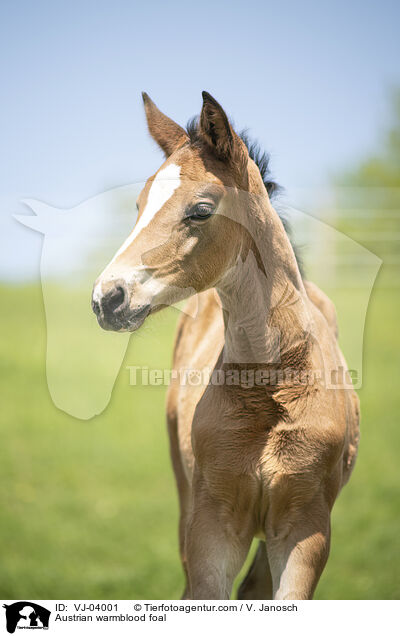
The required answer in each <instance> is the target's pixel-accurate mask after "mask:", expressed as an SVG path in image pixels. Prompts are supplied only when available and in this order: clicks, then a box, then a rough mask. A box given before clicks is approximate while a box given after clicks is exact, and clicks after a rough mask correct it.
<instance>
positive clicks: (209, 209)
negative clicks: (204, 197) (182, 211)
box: [188, 202, 214, 221]
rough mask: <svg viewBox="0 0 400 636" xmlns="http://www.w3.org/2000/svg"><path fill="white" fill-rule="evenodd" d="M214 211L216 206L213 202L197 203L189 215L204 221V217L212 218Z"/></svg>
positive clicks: (191, 217)
mask: <svg viewBox="0 0 400 636" xmlns="http://www.w3.org/2000/svg"><path fill="white" fill-rule="evenodd" d="M213 212H214V206H213V205H212V203H205V202H203V203H197V204H196V205H194V206H193V207H192V208H191V209H190V210H189V213H188V217H189V218H190V219H194V220H196V221H202V220H203V219H208V218H210V216H211V215H212V214H213Z"/></svg>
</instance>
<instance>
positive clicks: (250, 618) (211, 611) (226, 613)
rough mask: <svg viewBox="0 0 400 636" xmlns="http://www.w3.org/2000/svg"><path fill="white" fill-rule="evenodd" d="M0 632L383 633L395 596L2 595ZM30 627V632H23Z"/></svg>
mask: <svg viewBox="0 0 400 636" xmlns="http://www.w3.org/2000/svg"><path fill="white" fill-rule="evenodd" d="M1 605H2V607H3V612H4V613H3V617H2V621H1V627H0V629H1V631H0V633H1V634H6V633H10V634H14V633H15V634H20V636H21V632H20V631H19V630H36V631H38V632H40V631H43V632H46V633H47V632H49V636H50V632H51V634H86V635H89V634H100V633H101V634H118V633H121V634H122V633H124V634H126V633H132V632H134V633H137V634H144V635H147V634H149V635H153V634H158V635H161V634H164V635H165V634H174V636H175V635H176V634H186V633H187V632H188V631H190V634H191V635H192V634H195V635H196V634H202V635H204V633H205V630H208V631H210V630H212V631H211V633H212V634H214V633H218V634H223V633H224V631H225V632H227V631H228V630H229V634H245V633H246V630H255V629H260V630H262V631H261V633H263V634H264V633H271V634H274V633H277V634H279V635H280V636H282V634H289V633H290V634H296V636H301V635H302V634H304V635H305V636H312V635H313V634H315V635H318V636H321V634H323V635H324V636H329V635H330V634H332V635H334V636H337V635H338V634H343V633H344V634H349V633H351V632H352V631H353V630H354V633H359V630H360V629H362V628H366V629H368V633H382V632H383V633H386V629H389V628H390V631H391V630H392V629H393V626H394V625H395V624H396V623H397V615H398V611H399V605H398V601H74V600H73V601H71V600H66V601H26V600H24V601H2V602H1ZM275 630H276V632H275ZM28 633H29V632H28Z"/></svg>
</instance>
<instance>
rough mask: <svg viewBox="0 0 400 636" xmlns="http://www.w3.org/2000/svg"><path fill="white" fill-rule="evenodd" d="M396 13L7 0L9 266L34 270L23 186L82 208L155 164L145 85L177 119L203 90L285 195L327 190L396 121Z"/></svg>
mask: <svg viewBox="0 0 400 636" xmlns="http://www.w3.org/2000/svg"><path fill="white" fill-rule="evenodd" d="M399 18H400V4H399V3H398V2H395V1H394V0H381V1H380V2H377V1H374V2H371V1H369V0H364V1H359V0H350V1H347V2H344V1H343V0H336V1H335V2H327V1H326V2H325V1H323V0H309V1H307V0H303V1H302V2H294V1H288V0H282V1H280V2H273V3H272V2H268V1H267V2H260V1H257V0H248V1H247V2H240V3H239V2H236V1H233V2H216V1H215V0H214V1H213V2H210V1H209V0H205V1H202V2H199V3H193V2H178V1H174V0H171V1H170V2H154V1H153V2H147V3H146V2H140V3H139V2H137V3H136V2H132V1H131V2H128V1H122V0H114V1H112V2H111V1H109V2H103V1H97V2H94V1H93V2H90V1H83V2H76V1H69V2H63V1H58V2H51V1H45V0H36V1H35V2H31V1H26V0H19V1H18V2H13V1H12V0H5V1H3V2H2V3H1V5H0V47H1V56H0V79H1V87H2V96H3V99H2V100H1V119H0V126H1V135H0V138H1V145H0V227H1V235H2V243H3V247H2V250H1V262H0V277H3V278H4V277H8V278H10V277H11V278H18V277H24V276H28V277H34V278H35V277H37V276H38V271H39V270H38V258H39V254H40V245H41V243H40V238H39V237H38V236H35V235H33V234H32V232H31V231H29V230H28V229H26V228H23V227H21V226H19V225H18V224H17V223H16V222H15V221H14V220H13V219H11V216H10V215H11V214H12V213H23V212H25V211H26V208H25V207H24V206H23V205H21V203H20V199H21V198H23V197H32V198H37V199H41V200H44V201H46V202H48V203H50V204H52V205H55V206H58V207H71V206H74V205H76V204H78V203H80V202H81V201H83V200H84V199H87V198H88V197H91V196H93V195H95V194H98V193H99V192H102V191H103V190H106V189H108V188H112V187H114V186H117V185H122V184H127V183H131V182H135V181H140V180H142V179H145V178H146V177H147V176H149V175H150V174H151V173H152V172H153V171H154V170H155V169H156V168H157V167H158V166H159V164H160V161H161V154H160V153H159V152H158V151H157V149H156V147H155V145H154V143H153V142H152V140H150V139H149V137H148V134H147V131H146V128H145V124H144V115H143V109H142V103H141V97H140V92H141V91H142V90H146V91H147V92H148V93H149V94H150V96H151V97H152V98H153V99H154V101H156V103H157V104H158V105H159V107H160V108H161V109H162V110H163V111H164V112H166V113H167V114H168V115H169V116H171V117H173V118H174V119H176V120H177V121H178V122H179V123H181V124H185V123H186V121H187V119H188V118H189V117H190V116H192V115H194V114H196V113H198V112H199V109H200V106H201V91H202V90H203V89H205V90H208V91H209V92H211V93H212V94H213V95H214V96H215V97H216V98H217V99H218V101H220V102H221V104H222V105H223V106H224V107H225V109H226V110H227V112H228V114H229V115H230V116H231V117H232V118H233V120H234V122H235V123H236V125H237V127H238V128H243V127H248V128H249V129H250V131H251V133H252V134H253V135H254V136H255V137H256V138H257V139H258V140H259V141H260V142H261V144H262V145H263V146H264V147H265V148H266V149H267V150H268V151H270V153H271V155H272V168H273V172H274V176H275V177H276V178H277V180H278V181H279V182H280V183H282V185H283V186H284V187H285V188H286V189H287V190H288V192H289V194H290V192H291V191H292V190H294V189H296V188H298V187H305V188H316V189H318V188H321V187H323V186H324V184H326V183H327V182H329V179H330V178H331V175H332V174H334V173H337V172H338V171H340V170H342V169H343V170H345V169H346V167H349V166H351V165H353V163H354V162H356V161H357V160H358V159H359V158H360V157H362V156H363V155H364V154H365V153H367V152H368V151H371V150H372V149H373V148H374V147H375V144H376V142H377V140H378V139H379V137H380V134H381V133H382V131H383V130H384V129H385V126H386V124H387V118H388V113H389V112H390V111H389V106H388V100H389V96H390V90H391V89H392V88H393V87H395V86H399V85H400V64H399V60H400V38H399V37H398V24H399Z"/></svg>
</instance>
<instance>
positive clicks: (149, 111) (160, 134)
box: [142, 93, 187, 157]
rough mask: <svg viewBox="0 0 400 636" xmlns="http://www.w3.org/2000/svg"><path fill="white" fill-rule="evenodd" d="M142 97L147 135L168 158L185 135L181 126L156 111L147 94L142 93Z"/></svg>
mask: <svg viewBox="0 0 400 636" xmlns="http://www.w3.org/2000/svg"><path fill="white" fill-rule="evenodd" d="M142 97H143V103H144V110H145V112H146V119H147V125H148V128H149V133H150V135H151V136H152V137H153V139H154V141H156V142H157V143H158V145H159V146H160V147H161V148H162V150H163V151H164V153H165V156H166V157H169V156H170V155H171V154H172V153H173V152H174V150H176V148H177V147H178V146H179V145H180V144H181V143H182V141H183V140H184V139H185V138H187V134H186V132H185V130H184V129H183V128H181V126H179V125H178V124H176V123H175V122H174V121H173V120H172V119H170V118H169V117H167V116H166V115H164V113H162V112H161V111H160V110H158V108H157V106H156V105H155V103H154V102H153V101H152V100H151V99H150V97H149V96H148V95H147V93H142Z"/></svg>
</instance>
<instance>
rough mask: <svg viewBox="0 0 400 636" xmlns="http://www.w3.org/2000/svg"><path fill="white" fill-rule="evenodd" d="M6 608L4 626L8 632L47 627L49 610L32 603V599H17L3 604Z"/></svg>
mask: <svg viewBox="0 0 400 636" xmlns="http://www.w3.org/2000/svg"><path fill="white" fill-rule="evenodd" d="M3 607H4V608H5V610H6V627H7V631H8V633H9V634H13V633H14V632H15V630H16V629H17V628H18V629H48V628H49V618H50V614H51V612H50V610H48V609H46V608H45V607H42V606H41V605H38V604H37V603H32V601H18V602H17V603H11V605H6V604H4V605H3Z"/></svg>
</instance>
